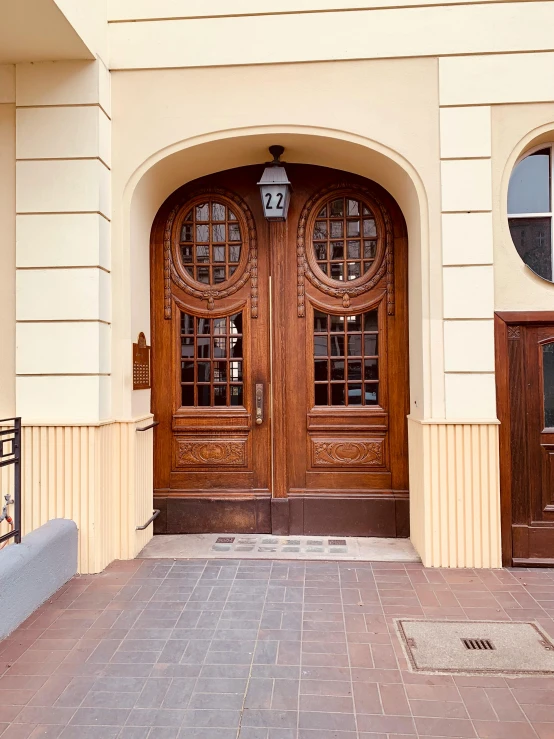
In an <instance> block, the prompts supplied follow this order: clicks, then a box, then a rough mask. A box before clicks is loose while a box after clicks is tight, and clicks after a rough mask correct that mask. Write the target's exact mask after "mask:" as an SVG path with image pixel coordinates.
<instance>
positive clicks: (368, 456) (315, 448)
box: [311, 438, 385, 467]
mask: <svg viewBox="0 0 554 739" xmlns="http://www.w3.org/2000/svg"><path fill="white" fill-rule="evenodd" d="M311 441H312V465H313V466H314V467H330V466H333V467H383V466H384V464H385V455H384V441H385V440H384V439H313V438H312V440H311Z"/></svg>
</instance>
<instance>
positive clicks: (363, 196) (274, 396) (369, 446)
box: [151, 164, 409, 536]
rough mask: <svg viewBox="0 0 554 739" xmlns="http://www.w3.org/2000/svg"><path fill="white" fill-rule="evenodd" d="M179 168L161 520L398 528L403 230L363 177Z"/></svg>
mask: <svg viewBox="0 0 554 739" xmlns="http://www.w3.org/2000/svg"><path fill="white" fill-rule="evenodd" d="M287 173H288V174H289V178H290V180H291V181H292V183H293V193H292V198H291V204H290V209H289V215H288V219H287V222H286V223H277V224H271V226H269V225H268V224H267V222H266V221H265V220H264V218H263V213H262V209H261V203H260V198H259V192H258V188H257V186H256V183H257V182H258V180H259V178H260V174H261V167H258V166H249V167H241V168H237V169H233V170H227V171H225V172H220V173H218V174H215V175H210V176H208V177H203V178H200V179H198V180H195V181H193V182H190V183H188V184H187V185H185V186H184V187H182V188H180V189H179V190H178V191H176V192H175V193H174V194H173V195H172V196H170V198H168V200H167V201H166V202H165V203H164V205H163V206H162V207H161V209H160V211H159V212H158V215H157V216H156V219H155V222H154V226H153V229H152V239H151V298H152V301H151V308H152V315H151V321H152V365H153V383H152V410H153V412H154V414H155V417H156V419H157V420H158V421H159V422H160V425H159V426H158V428H157V431H156V440H155V448H154V502H155V506H156V507H157V508H160V509H161V511H162V513H161V515H160V517H159V519H158V521H159V523H158V528H157V530H158V532H159V533H201V532H225V531H232V532H237V533H241V532H243V533H247V532H248V533H253V532H260V533H263V532H273V533H284V534H336V535H358V536H360V535H362V536H363V535H365V536H371V535H373V536H407V535H408V518H409V516H408V443H407V429H406V416H407V414H408V412H409V388H408V320H407V238H406V229H405V224H404V220H403V218H402V215H401V212H400V210H399V208H398V206H397V205H396V203H395V202H394V200H393V199H392V198H391V197H390V195H388V193H386V192H385V191H384V190H383V189H382V188H381V187H380V186H379V185H377V184H376V183H374V182H371V181H369V180H366V179H364V178H362V177H359V176H357V175H353V174H350V173H346V172H341V171H339V170H333V169H328V168H324V167H319V166H313V165H300V164H290V165H289V164H288V165H287Z"/></svg>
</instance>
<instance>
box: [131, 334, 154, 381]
mask: <svg viewBox="0 0 554 739" xmlns="http://www.w3.org/2000/svg"><path fill="white" fill-rule="evenodd" d="M150 387H151V385H150V347H149V346H146V336H145V335H144V334H143V333H142V331H141V332H140V334H139V335H138V342H137V343H136V344H133V390H148V388H150Z"/></svg>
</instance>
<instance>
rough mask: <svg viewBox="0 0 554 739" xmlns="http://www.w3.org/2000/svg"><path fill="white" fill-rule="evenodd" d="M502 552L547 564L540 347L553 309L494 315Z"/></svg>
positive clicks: (553, 502)
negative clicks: (549, 311) (550, 311)
mask: <svg viewBox="0 0 554 739" xmlns="http://www.w3.org/2000/svg"><path fill="white" fill-rule="evenodd" d="M495 331H496V377H497V398H498V417H499V420H500V422H501V428H500V485H501V517H502V521H501V522H502V556H503V563H504V564H505V565H512V564H513V565H521V566H537V565H538V564H540V563H543V564H544V565H545V566H548V565H549V563H550V562H551V561H552V559H553V557H554V454H553V452H554V433H552V430H551V429H548V428H544V411H543V397H544V388H543V372H542V347H543V345H545V344H548V343H551V342H552V341H554V313H545V312H525V313H521V314H520V313H515V312H510V313H506V312H502V313H498V314H497V315H496V319H495Z"/></svg>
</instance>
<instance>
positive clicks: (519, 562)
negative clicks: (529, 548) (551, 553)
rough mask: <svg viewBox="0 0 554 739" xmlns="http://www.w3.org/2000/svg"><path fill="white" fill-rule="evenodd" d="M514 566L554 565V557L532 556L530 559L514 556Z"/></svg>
mask: <svg viewBox="0 0 554 739" xmlns="http://www.w3.org/2000/svg"><path fill="white" fill-rule="evenodd" d="M512 567H554V558H552V557H545V558H540V557H531V558H529V559H522V558H521V557H514V558H513V559H512Z"/></svg>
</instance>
